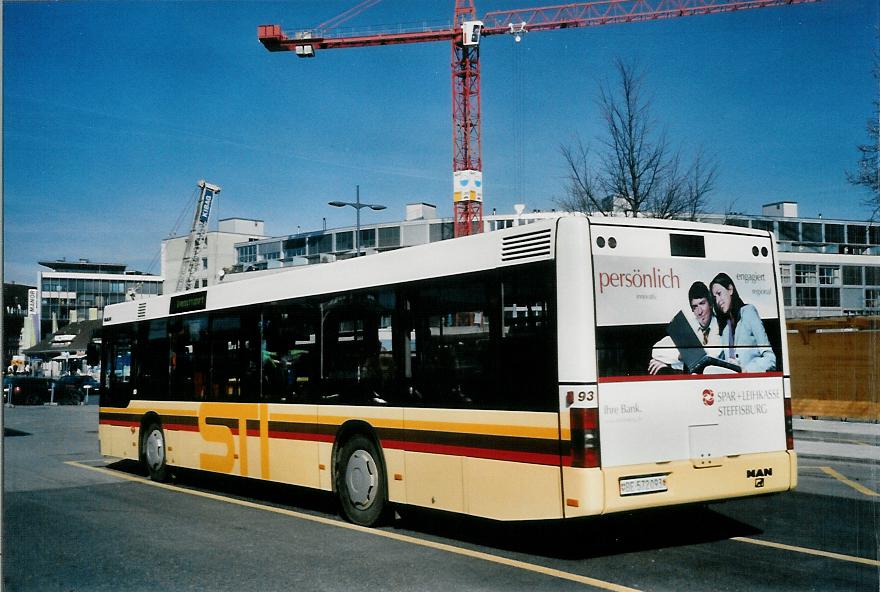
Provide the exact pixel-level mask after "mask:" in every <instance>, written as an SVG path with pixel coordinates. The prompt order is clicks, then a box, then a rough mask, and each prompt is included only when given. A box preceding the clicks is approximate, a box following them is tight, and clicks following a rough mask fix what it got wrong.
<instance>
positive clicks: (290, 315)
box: [99, 216, 797, 525]
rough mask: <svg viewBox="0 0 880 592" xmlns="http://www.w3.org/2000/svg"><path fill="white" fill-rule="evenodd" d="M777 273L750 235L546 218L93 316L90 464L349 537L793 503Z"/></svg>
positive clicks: (770, 256) (765, 243) (771, 257)
mask: <svg viewBox="0 0 880 592" xmlns="http://www.w3.org/2000/svg"><path fill="white" fill-rule="evenodd" d="M776 270H777V266H776V264H775V252H774V241H773V238H772V236H771V235H770V234H768V233H766V232H760V231H756V230H750V229H743V228H728V227H723V226H714V225H702V224H693V223H684V222H673V221H662V222H660V221H648V220H642V219H616V218H586V217H576V216H562V217H559V218H558V219H552V220H545V221H540V222H536V223H534V224H528V225H524V226H518V227H514V228H510V229H506V230H501V231H497V232H492V233H487V234H483V235H477V236H471V237H466V238H461V239H456V240H450V241H443V242H439V243H433V244H429V245H421V246H415V247H410V248H407V249H401V250H396V251H391V252H386V253H381V254H376V255H371V256H367V257H361V258H357V259H348V260H342V261H337V262H334V263H326V264H321V265H310V266H304V267H298V268H291V269H290V270H287V271H282V272H279V273H276V274H274V275H265V276H261V277H254V278H252V279H243V280H240V281H237V282H233V283H228V284H222V285H218V286H213V287H210V288H206V289H202V290H196V291H189V292H185V293H181V294H171V295H166V296H160V297H156V298H153V299H149V300H143V301H136V302H126V303H122V304H117V305H113V306H108V307H107V308H106V309H105V317H104V335H103V343H104V346H103V350H104V352H103V362H102V363H103V371H102V400H101V409H100V429H99V434H100V446H101V452H102V454H104V455H107V456H111V457H117V458H128V459H136V460H140V461H141V462H143V463H144V464H145V466H146V468H147V470H148V472H149V475H150V476H151V478H153V479H158V480H161V479H164V478H165V477H166V476H167V475H168V471H169V470H170V469H171V468H172V467H187V468H191V469H202V470H207V471H216V472H220V473H227V474H230V475H240V476H242V477H248V478H254V479H264V480H270V481H276V482H281V483H289V484H294V485H297V486H304V487H311V488H316V489H322V490H326V491H332V492H334V493H335V494H336V496H338V499H339V502H340V506H341V510H342V513H343V514H344V516H345V517H346V518H347V519H349V520H351V521H352V522H355V523H358V524H364V525H371V524H374V523H376V522H377V521H378V520H380V519H381V518H383V516H386V515H387V512H388V510H389V508H391V507H393V506H395V505H411V506H422V507H426V508H434V509H439V510H444V511H450V512H460V513H464V514H470V515H474V516H481V517H487V518H491V519H497V520H536V519H558V518H569V517H578V516H588V515H597V514H604V513H610V512H619V511H624V510H634V509H639V508H648V507H657V506H666V505H673V504H683V503H692V502H707V501H712V500H723V499H729V498H734V497H740V496H750V495H759V494H766V493H771V492H780V491H786V490H790V489H792V488H794V487H795V485H796V479H797V467H796V458H795V455H794V450H793V444H792V437H791V436H792V430H791V412H790V408H791V407H790V382H789V377H788V374H787V370H788V367H787V347H786V341H785V322H784V317H783V314H782V310H783V309H782V302H781V296H780V289H779V279H778V274H777V271H776ZM719 274H722V275H725V276H726V277H727V278H728V279H730V280H732V282H733V283H734V284H735V288H734V289H733V290H732V291H733V292H736V294H737V298H735V299H733V300H735V301H738V310H737V311H735V312H737V313H738V315H739V316H737V315H736V314H735V315H733V316H731V317H730V321H731V322H730V323H726V322H724V321H723V320H722V322H719V320H718V319H721V318H722V317H725V314H727V315H728V316H730V310H729V306H728V311H727V313H725V311H724V307H723V304H724V302H727V303H728V304H730V301H731V298H730V295H731V293H732V291H731V290H730V289H728V287H727V286H722V288H723V290H722V289H721V288H719V284H718V283H717V282H716V283H713V280H715V279H717V278H716V276H718V275H719ZM698 284H703V285H705V286H706V287H707V288H708V287H710V284H711V289H713V290H715V292H716V293H715V294H713V295H710V296H707V295H706V294H705V292H703V293H702V294H703V297H704V299H706V300H709V301H710V303H714V304H715V313H716V314H715V315H713V316H712V319H713V321H714V325H712V332H711V334H710V335H703V342H704V344H705V347H703V346H702V345H694V344H693V343H692V342H693V341H694V340H695V339H696V338H698V337H699V335H700V334H699V333H698V332H697V331H698V330H699V327H698V325H699V323H697V322H696V313H697V308H698V307H695V306H693V301H694V299H693V294H692V287H693V286H694V285H698ZM725 290H726V292H725ZM725 294H727V296H725ZM700 304H703V303H702V302H701V303H700ZM704 308H705V306H704ZM734 308H737V307H736V306H735V307H734ZM703 312H705V311H703ZM747 313H748V314H747ZM682 317H684V319H682ZM740 317H741V318H740ZM725 318H726V317H725ZM674 319H678V321H676V322H673V321H674ZM682 323H683V324H682ZM682 327H687V328H689V329H693V331H691V334H690V335H689V336H688V335H686V333H687V332H688V331H684V332H682ZM731 334H733V335H734V336H735V337H731ZM722 340H724V343H723V344H722V343H721V342H722ZM719 344H721V345H719ZM698 358H700V359H702V361H700V362H699V363H697V362H695V361H694V360H696V359H698ZM756 362H757V364H756Z"/></svg>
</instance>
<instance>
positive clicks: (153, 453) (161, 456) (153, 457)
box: [141, 423, 169, 483]
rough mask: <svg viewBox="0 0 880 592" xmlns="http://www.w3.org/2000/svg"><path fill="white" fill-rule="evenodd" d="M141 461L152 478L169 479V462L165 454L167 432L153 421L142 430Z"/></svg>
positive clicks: (157, 480) (158, 479)
mask: <svg viewBox="0 0 880 592" xmlns="http://www.w3.org/2000/svg"><path fill="white" fill-rule="evenodd" d="M141 463H142V464H143V466H144V468H145V469H146V471H147V474H148V475H149V476H150V480H152V481H156V482H159V483H162V482H164V481H167V480H168V473H169V469H168V463H167V462H166V455H165V432H163V431H162V428H161V427H160V426H159V424H156V423H152V424H149V425H148V426H147V429H145V430H144V431H143V432H141Z"/></svg>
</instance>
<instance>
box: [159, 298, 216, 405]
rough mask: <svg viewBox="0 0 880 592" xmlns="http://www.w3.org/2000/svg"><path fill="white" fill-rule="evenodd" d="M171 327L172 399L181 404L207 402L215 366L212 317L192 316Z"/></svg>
mask: <svg viewBox="0 0 880 592" xmlns="http://www.w3.org/2000/svg"><path fill="white" fill-rule="evenodd" d="M169 324H170V334H171V358H170V363H169V365H170V375H171V377H170V384H171V389H170V396H171V398H172V399H173V400H180V401H202V400H205V397H206V395H207V393H208V379H209V372H210V367H211V354H210V347H209V346H210V342H209V341H208V317H207V315H205V314H197V315H190V316H186V317H180V318H174V319H172V321H171V322H170V323H169Z"/></svg>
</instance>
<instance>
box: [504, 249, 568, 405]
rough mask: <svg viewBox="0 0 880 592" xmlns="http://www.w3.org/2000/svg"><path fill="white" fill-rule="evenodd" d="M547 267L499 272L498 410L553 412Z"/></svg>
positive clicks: (553, 344)
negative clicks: (501, 277)
mask: <svg viewBox="0 0 880 592" xmlns="http://www.w3.org/2000/svg"><path fill="white" fill-rule="evenodd" d="M552 273H553V268H552V266H550V265H548V264H544V263H539V264H534V265H529V266H516V267H510V268H508V269H505V270H504V277H503V279H502V294H503V300H504V302H503V319H504V320H503V329H502V332H501V347H500V351H499V356H500V363H499V367H500V369H501V371H500V372H499V384H500V388H499V390H500V391H501V392H502V393H504V395H503V400H501V401H498V406H499V408H502V409H511V410H517V411H550V410H553V409H555V408H556V405H557V401H556V396H557V395H556V386H555V385H556V381H557V378H556V365H557V360H556V340H555V336H556V328H555V321H554V318H553V315H552V310H551V309H552V296H551V291H552V289H553V286H555V282H554V281H553V278H552Z"/></svg>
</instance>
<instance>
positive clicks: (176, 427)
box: [162, 423, 199, 432]
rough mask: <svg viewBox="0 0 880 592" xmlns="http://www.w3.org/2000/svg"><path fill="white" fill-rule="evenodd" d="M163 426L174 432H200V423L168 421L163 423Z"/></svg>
mask: <svg viewBox="0 0 880 592" xmlns="http://www.w3.org/2000/svg"><path fill="white" fill-rule="evenodd" d="M162 427H163V428H165V429H166V430H169V431H173V432H198V431H199V426H198V425H187V424H181V423H166V424H163V425H162Z"/></svg>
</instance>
